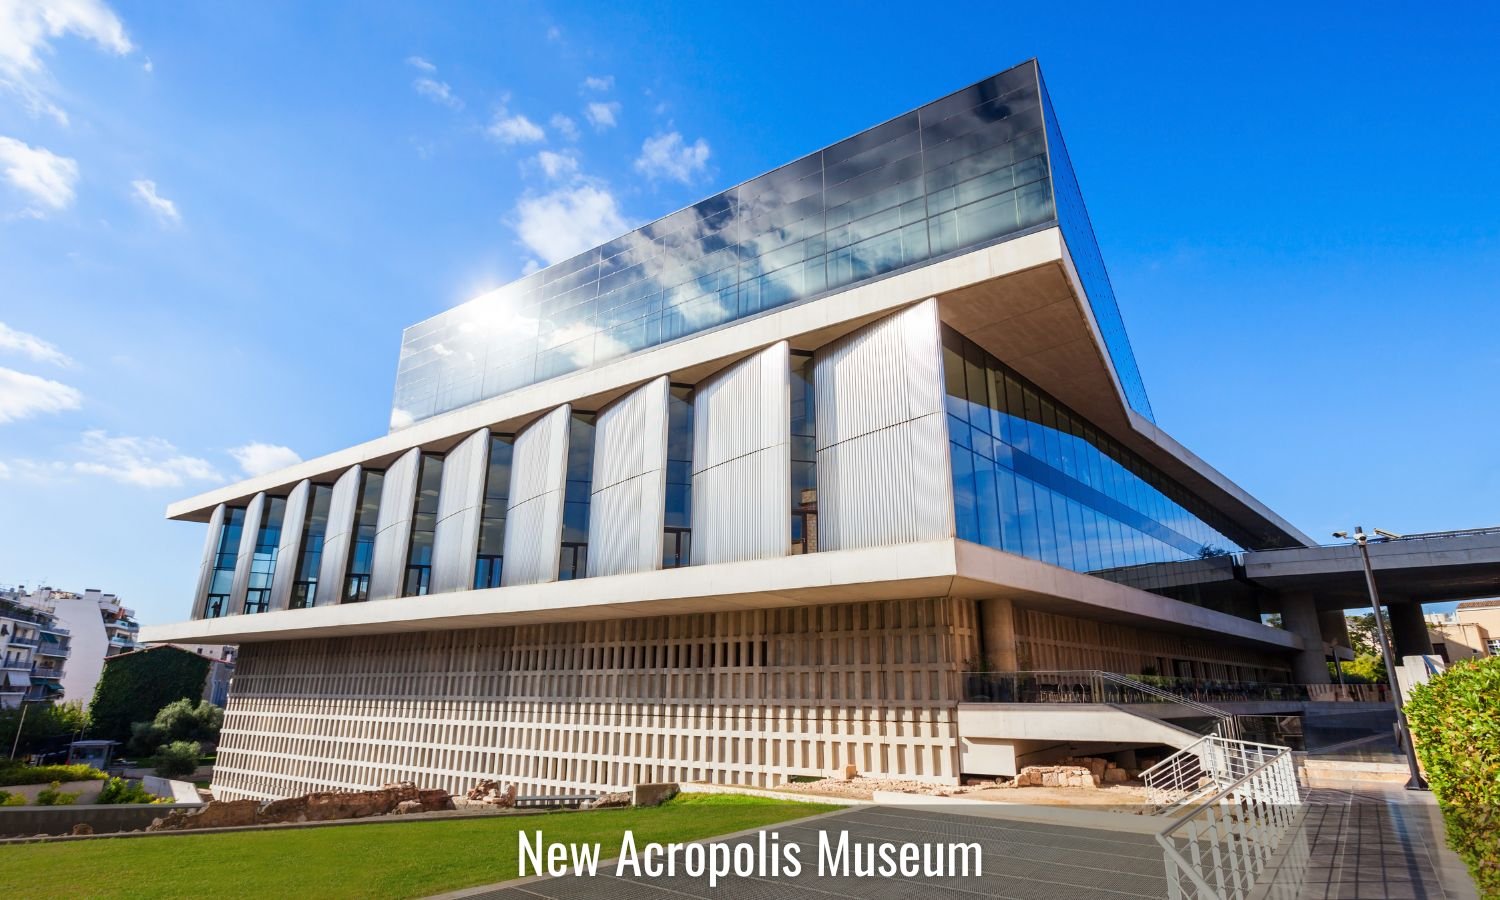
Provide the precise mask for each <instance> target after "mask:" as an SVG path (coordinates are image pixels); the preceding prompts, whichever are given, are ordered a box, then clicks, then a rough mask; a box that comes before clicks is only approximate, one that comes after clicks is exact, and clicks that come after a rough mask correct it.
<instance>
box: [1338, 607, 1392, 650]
mask: <svg viewBox="0 0 1500 900" xmlns="http://www.w3.org/2000/svg"><path fill="white" fill-rule="evenodd" d="M1381 618H1382V619H1384V620H1385V633H1386V634H1390V633H1391V617H1390V614H1389V613H1385V614H1384V615H1383V616H1382V617H1381ZM1345 621H1346V622H1347V623H1348V626H1349V647H1350V648H1351V649H1352V650H1353V651H1354V655H1355V656H1366V655H1368V656H1379V655H1380V641H1379V640H1378V637H1379V636H1378V635H1377V634H1376V633H1375V613H1374V612H1367V613H1365V614H1363V615H1358V616H1347V617H1346V618H1345Z"/></svg>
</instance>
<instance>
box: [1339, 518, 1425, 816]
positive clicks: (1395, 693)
mask: <svg viewBox="0 0 1500 900" xmlns="http://www.w3.org/2000/svg"><path fill="white" fill-rule="evenodd" d="M1376 531H1380V530H1379V529H1376ZM1380 533H1381V534H1385V532H1380ZM1333 536H1334V537H1336V538H1345V539H1352V540H1353V541H1354V543H1355V544H1356V545H1358V546H1359V558H1360V561H1361V562H1362V563H1364V567H1365V587H1366V588H1368V589H1369V591H1370V606H1371V608H1372V609H1373V610H1374V612H1375V640H1376V641H1378V642H1379V643H1380V656H1381V658H1382V659H1384V660H1385V674H1386V678H1387V679H1388V680H1389V681H1390V685H1391V703H1392V704H1393V705H1394V706H1395V707H1396V723H1397V724H1398V725H1399V726H1400V728H1401V742H1402V743H1403V744H1405V745H1406V768H1407V770H1408V771H1410V772H1411V777H1410V778H1408V779H1407V781H1406V789H1407V790H1408V791H1425V790H1428V787H1427V779H1425V778H1423V777H1422V770H1421V769H1420V768H1419V767H1418V766H1417V748H1416V745H1415V744H1414V743H1413V742H1412V739H1411V726H1410V725H1408V724H1407V723H1406V712H1405V710H1403V709H1402V706H1403V704H1402V702H1401V683H1400V681H1399V680H1398V679H1397V678H1396V660H1395V654H1394V653H1393V652H1391V645H1390V643H1389V641H1387V640H1386V633H1385V615H1384V614H1383V613H1382V612H1381V610H1380V592H1379V591H1377V590H1376V588H1375V569H1374V568H1373V567H1372V566H1371V565H1370V536H1369V535H1367V534H1365V532H1364V529H1363V528H1361V527H1360V526H1358V525H1356V526H1354V534H1353V535H1352V536H1351V535H1350V534H1349V532H1347V531H1335V532H1334V533H1333Z"/></svg>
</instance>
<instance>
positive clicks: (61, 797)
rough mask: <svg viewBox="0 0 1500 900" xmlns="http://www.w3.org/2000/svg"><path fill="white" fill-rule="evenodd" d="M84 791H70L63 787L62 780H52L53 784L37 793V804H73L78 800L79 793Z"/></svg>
mask: <svg viewBox="0 0 1500 900" xmlns="http://www.w3.org/2000/svg"><path fill="white" fill-rule="evenodd" d="M80 793H82V791H74V792H72V793H69V792H67V791H64V790H63V789H62V782H61V781H54V782H52V784H51V786H50V787H48V788H46V789H45V790H43V791H41V792H39V793H38V794H37V795H36V805H37V806H72V805H73V804H74V803H77V802H78V795H79V794H80Z"/></svg>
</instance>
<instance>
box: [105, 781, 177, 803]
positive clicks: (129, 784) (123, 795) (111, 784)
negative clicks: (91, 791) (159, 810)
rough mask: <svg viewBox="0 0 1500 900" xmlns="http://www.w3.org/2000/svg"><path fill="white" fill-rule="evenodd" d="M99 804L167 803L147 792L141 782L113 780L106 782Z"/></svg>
mask: <svg viewBox="0 0 1500 900" xmlns="http://www.w3.org/2000/svg"><path fill="white" fill-rule="evenodd" d="M95 802H97V803H165V802H166V801H165V800H163V799H162V798H160V797H158V796H156V795H155V794H153V793H151V792H150V791H148V790H146V786H145V785H144V784H142V783H141V782H139V781H127V780H126V779H124V778H111V779H109V780H108V781H106V782H104V788H103V789H102V790H101V791H99V799H98V800H97V801H95Z"/></svg>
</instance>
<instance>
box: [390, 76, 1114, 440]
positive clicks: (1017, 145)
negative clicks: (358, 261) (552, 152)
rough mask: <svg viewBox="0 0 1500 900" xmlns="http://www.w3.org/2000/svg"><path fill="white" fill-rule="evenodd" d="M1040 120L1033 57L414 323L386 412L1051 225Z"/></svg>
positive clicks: (619, 351)
mask: <svg viewBox="0 0 1500 900" xmlns="http://www.w3.org/2000/svg"><path fill="white" fill-rule="evenodd" d="M1043 118H1044V116H1043V99H1042V97H1041V93H1040V82H1039V80H1038V77H1037V71H1036V67H1035V65H1034V64H1033V63H1025V64H1022V65H1020V66H1016V67H1015V68H1013V69H1010V70H1008V71H1006V72H1003V73H1001V74H999V75H997V76H995V77H993V78H988V79H985V80H984V81H982V82H980V83H979V84H976V85H972V86H970V87H967V88H964V89H963V90H961V91H957V92H955V93H953V94H951V95H949V96H947V97H944V98H942V99H940V100H937V101H935V102H933V103H930V104H928V105H927V106H924V107H922V108H921V109H918V110H915V111H913V112H910V113H907V114H905V115H902V116H899V117H897V118H895V119H892V120H891V121H889V122H885V123H882V124H880V125H877V126H875V127H874V128H871V129H869V130H867V131H865V132H862V133H861V134H858V135H855V136H854V137H851V138H849V139H847V140H844V141H840V142H839V143H837V144H834V145H833V146H831V147H828V148H826V149H824V150H821V151H819V152H817V153H814V154H811V155H809V156H806V157H803V158H802V159H799V160H797V161H796V162H793V163H790V164H788V165H786V166H783V167H781V168H779V169H777V170H775V171H773V172H769V173H767V174H765V175H762V176H760V177H758V178H755V179H753V180H751V181H748V182H745V183H744V184H741V185H740V186H738V187H736V188H732V189H730V190H728V191H725V192H724V193H722V194H719V195H716V196H714V197H710V198H708V199H706V200H704V201H702V202H700V203H697V204H695V205H693V206H690V207H688V208H687V209H683V210H680V211H679V212H675V213H673V214H671V215H670V216H667V217H665V218H662V219H660V220H658V221H656V222H652V223H651V224H649V225H645V226H643V227H641V228H639V229H637V230H635V231H632V232H630V233H629V234H626V235H622V236H621V237H619V238H616V239H615V240H612V241H610V242H609V243H607V244H604V245H603V246H601V247H597V248H595V249H593V250H589V251H587V252H585V253H581V254H579V255H578V256H575V257H573V258H571V259H568V260H564V261H563V262H560V263H557V264H556V265H553V266H550V267H548V268H546V269H543V270H542V271H540V272H536V273H533V274H531V275H528V276H526V277H525V278H522V279H520V280H519V281H516V282H514V283H512V284H510V285H507V286H506V287H503V288H500V289H499V290H497V291H493V292H491V293H489V294H486V295H485V296H483V297H480V298H478V299H475V300H473V301H470V302H469V303H465V304H463V305H462V306H459V307H456V308H454V309H452V310H449V311H447V312H445V313H442V314H440V315H438V316H435V317H433V318H431V319H428V320H427V321H425V322H421V323H419V324H417V325H413V326H412V327H410V328H408V329H407V330H406V333H405V334H404V335H403V338H402V344H401V361H400V364H399V366H398V368H397V373H396V392H395V399H394V403H393V409H392V414H391V426H392V428H400V427H404V426H405V425H408V424H410V423H412V422H415V421H419V420H421V419H424V418H427V417H429V416H432V415H436V414H437V413H441V412H446V411H447V410H450V409H456V408H458V407H460V406H464V405H467V404H469V403H474V402H476V401H478V400H480V399H483V398H486V397H493V396H497V395H499V394H502V393H505V392H507V391H512V390H515V389H517V388H519V387H524V386H525V385H528V384H533V383H535V382H537V381H542V380H545V379H548V378H552V377H555V376H558V375H562V374H565V373H568V372H573V371H577V370H579V369H583V368H587V367H589V366H594V365H598V364H600V363H604V362H608V361H610V360H613V359H617V358H619V357H621V356H623V355H625V354H627V353H634V352H636V351H639V350H643V349H646V348H648V347H652V346H656V345H658V344H661V343H665V342H667V341H672V340H676V339H677V338H680V337H685V336H688V335H692V334H697V333H700V332H702V331H705V330H708V329H711V328H716V327H718V326H720V325H723V324H725V323H728V322H732V321H734V320H736V319H740V318H744V317H746V316H753V315H756V314H758V313H761V312H764V311H766V310H769V309H775V308H777V307H780V306H784V305H786V304H790V303H799V302H802V301H805V300H808V299H810V298H813V297H817V296H819V295H821V294H824V293H827V292H829V291H833V290H839V289H842V288H846V287H848V286H850V285H854V284H858V283H860V282H861V281H864V280H866V279H871V278H877V277H880V276H882V275H885V274H887V273H890V272H895V271H899V270H902V269H905V268H909V267H912V266H917V265H921V264H922V263H924V262H926V261H928V260H930V259H932V258H934V257H936V256H940V255H943V254H947V253H953V252H957V251H960V250H964V249H969V248H973V247H976V246H979V245H982V244H984V243H987V242H991V241H996V240H1001V239H1004V238H1005V237H1007V236H1012V235H1017V234H1021V233H1024V232H1026V231H1028V230H1030V229H1034V228H1037V227H1042V226H1045V225H1048V224H1051V223H1052V222H1053V221H1055V220H1054V216H1053V212H1052V189H1051V186H1050V184H1049V169H1048V166H1047V161H1046V152H1047V139H1046V137H1045V134H1046V131H1045V129H1044V124H1043ZM1091 290H1092V289H1091ZM1091 296H1092V294H1091ZM1111 302H1112V301H1111Z"/></svg>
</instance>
